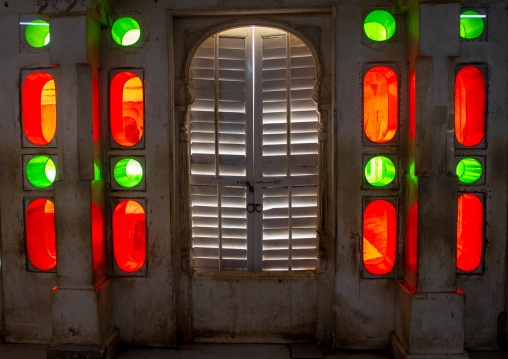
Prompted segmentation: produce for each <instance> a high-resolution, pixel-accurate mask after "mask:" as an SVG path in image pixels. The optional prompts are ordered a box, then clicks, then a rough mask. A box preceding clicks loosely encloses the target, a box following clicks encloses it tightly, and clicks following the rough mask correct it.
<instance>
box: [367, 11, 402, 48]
mask: <svg viewBox="0 0 508 359" xmlns="http://www.w3.org/2000/svg"><path fill="white" fill-rule="evenodd" d="M396 27H397V25H396V24H395V19H394V18H393V16H392V14H390V13H389V12H388V11H384V10H374V11H372V12H370V13H369V15H367V17H366V18H365V22H364V23H363V29H364V30H365V35H367V37H368V38H369V39H371V40H374V41H385V40H388V39H389V38H390V37H392V36H393V34H394V33H395V29H396Z"/></svg>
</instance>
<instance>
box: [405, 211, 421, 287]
mask: <svg viewBox="0 0 508 359" xmlns="http://www.w3.org/2000/svg"><path fill="white" fill-rule="evenodd" d="M417 249H418V202H417V203H415V204H414V205H413V207H411V209H410V210H409V213H408V215H407V230H406V252H405V262H406V263H405V268H406V272H410V273H414V274H416V265H417ZM413 284H416V283H413Z"/></svg>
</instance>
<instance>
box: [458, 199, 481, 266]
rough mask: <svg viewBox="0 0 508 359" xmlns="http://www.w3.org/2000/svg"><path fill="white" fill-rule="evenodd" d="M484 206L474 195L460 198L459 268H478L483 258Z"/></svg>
mask: <svg viewBox="0 0 508 359" xmlns="http://www.w3.org/2000/svg"><path fill="white" fill-rule="evenodd" d="M482 242H483V204H482V201H481V200H480V199H479V198H478V197H477V196H475V195H474V194H464V195H462V196H460V197H459V205H458V216H457V267H458V268H459V269H461V270H463V271H472V270H475V269H476V268H478V266H479V265H480V261H481V257H482Z"/></svg>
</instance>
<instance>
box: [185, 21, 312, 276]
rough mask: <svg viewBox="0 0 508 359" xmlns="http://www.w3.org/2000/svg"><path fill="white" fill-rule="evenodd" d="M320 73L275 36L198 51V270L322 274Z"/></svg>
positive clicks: (267, 33)
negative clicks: (315, 91)
mask: <svg viewBox="0 0 508 359" xmlns="http://www.w3.org/2000/svg"><path fill="white" fill-rule="evenodd" d="M315 76H316V68H315V64H314V59H313V57H312V54H311V53H310V51H309V49H308V48H307V46H305V44H304V43H303V42H302V41H301V40H299V39H298V38H296V37H294V36H292V35H290V34H288V33H286V32H282V31H279V30H275V29H268V28H242V29H235V30H230V31H226V32H223V33H220V34H218V35H215V36H213V37H211V38H209V39H207V40H206V41H205V42H203V43H202V45H201V46H200V47H199V48H198V50H197V51H196V53H195V55H194V58H193V61H192V63H191V79H192V87H193V91H194V96H195V101H194V103H193V104H192V105H191V108H190V110H191V112H190V120H189V121H190V123H189V129H190V169H191V176H190V181H191V206H192V209H191V211H192V236H193V242H192V247H193V255H192V257H193V266H194V268H196V269H220V270H245V269H249V270H292V269H293V270H295V269H312V268H316V267H317V237H316V228H317V173H318V172H317V164H318V137H317V131H318V115H317V107H316V104H315V103H314V102H313V101H312V91H313V88H314V84H315ZM247 208H249V209H250V210H249V211H247ZM261 208H262V211H261Z"/></svg>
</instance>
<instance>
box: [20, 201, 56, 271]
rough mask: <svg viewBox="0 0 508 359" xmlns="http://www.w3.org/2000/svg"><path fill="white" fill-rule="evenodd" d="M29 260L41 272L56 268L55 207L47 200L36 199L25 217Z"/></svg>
mask: <svg viewBox="0 0 508 359" xmlns="http://www.w3.org/2000/svg"><path fill="white" fill-rule="evenodd" d="M25 224H26V245H27V251H28V259H29V260H30V263H32V265H33V266H34V267H35V268H37V269H39V270H49V269H53V268H55V266H56V244H55V207H54V204H53V202H51V201H50V200H47V199H42V198H41V199H36V200H35V201H33V202H32V203H30V205H29V206H28V208H27V210H26V216H25Z"/></svg>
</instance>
